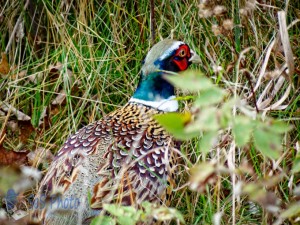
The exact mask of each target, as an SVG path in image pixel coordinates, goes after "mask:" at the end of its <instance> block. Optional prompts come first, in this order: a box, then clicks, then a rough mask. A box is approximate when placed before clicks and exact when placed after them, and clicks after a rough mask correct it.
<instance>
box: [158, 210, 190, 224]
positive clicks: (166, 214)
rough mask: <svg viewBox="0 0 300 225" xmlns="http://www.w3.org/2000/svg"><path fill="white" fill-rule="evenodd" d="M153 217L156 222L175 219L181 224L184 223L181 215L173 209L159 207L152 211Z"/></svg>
mask: <svg viewBox="0 0 300 225" xmlns="http://www.w3.org/2000/svg"><path fill="white" fill-rule="evenodd" d="M153 217H154V218H155V219H157V220H158V221H166V220H171V219H174V218H175V219H178V220H179V221H180V222H181V223H185V222H184V218H183V216H182V214H181V213H180V212H179V211H178V210H177V209H174V208H168V207H163V206H161V207H159V208H157V209H154V210H153Z"/></svg>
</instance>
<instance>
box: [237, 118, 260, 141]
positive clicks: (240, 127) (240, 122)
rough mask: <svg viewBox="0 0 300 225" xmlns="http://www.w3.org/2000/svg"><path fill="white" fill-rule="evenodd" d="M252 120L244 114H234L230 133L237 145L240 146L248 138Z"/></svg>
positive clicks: (252, 124)
mask: <svg viewBox="0 0 300 225" xmlns="http://www.w3.org/2000/svg"><path fill="white" fill-rule="evenodd" d="M254 125H255V124H254V121H253V120H251V119H250V118H248V117H245V116H236V117H235V119H234V124H233V127H232V133H233V136H234V140H235V142H236V144H237V146H239V147H242V146H244V145H245V144H247V142H248V141H249V139H250V136H251V133H252V130H253V127H254Z"/></svg>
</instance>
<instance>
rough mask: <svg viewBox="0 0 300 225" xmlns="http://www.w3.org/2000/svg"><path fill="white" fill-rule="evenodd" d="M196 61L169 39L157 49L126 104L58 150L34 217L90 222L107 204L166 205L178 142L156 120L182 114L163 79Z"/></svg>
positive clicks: (181, 45)
mask: <svg viewBox="0 0 300 225" xmlns="http://www.w3.org/2000/svg"><path fill="white" fill-rule="evenodd" d="M199 60H200V58H199V56H198V55H197V54H195V52H194V51H192V50H191V49H190V48H189V46H188V45H187V44H185V43H184V42H181V41H175V40H170V39H166V40H163V41H161V42H159V43H157V44H156V45H154V46H153V48H152V49H151V50H150V51H149V53H148V54H147V56H146V58H145V61H144V64H143V66H142V70H141V75H140V81H139V84H138V87H137V89H136V91H135V93H134V94H133V96H132V98H131V99H130V100H129V102H128V103H127V104H126V105H125V106H123V107H122V108H120V109H118V110H116V111H114V112H112V113H110V114H108V115H107V116H105V117H103V118H102V119H101V120H99V121H97V122H94V123H92V124H89V125H87V126H85V127H83V128H81V129H80V130H79V131H77V132H76V133H75V134H74V135H71V136H70V137H69V138H68V140H67V141H66V142H65V144H64V145H63V146H62V147H61V149H60V150H59V152H58V154H57V156H56V158H55V159H54V161H53V162H52V164H51V165H50V167H49V170H48V172H47V173H46V175H45V177H44V178H43V180H42V181H41V184H40V187H39V190H38V193H37V195H36V199H35V200H37V201H36V203H37V204H36V205H35V209H36V210H35V213H34V214H35V216H36V218H39V219H40V220H42V221H43V223H44V224H87V223H88V222H87V221H89V218H92V217H93V216H95V215H97V214H99V213H100V212H101V209H102V204H103V203H119V204H121V205H133V206H136V207H138V206H139V205H140V203H141V202H143V201H149V202H156V203H160V204H162V203H164V204H165V201H166V196H167V195H168V193H169V192H170V190H171V189H172V185H173V184H174V177H175V171H176V170H175V166H176V151H174V149H175V148H176V144H175V142H174V140H173V139H172V137H171V136H170V134H168V133H167V132H166V131H165V130H164V128H163V127H161V126H160V125H159V124H158V123H157V122H156V120H155V119H154V118H153V115H155V114H161V113H165V112H171V111H177V109H178V102H177V101H176V100H175V95H174V87H173V86H172V84H170V83H169V82H168V81H167V80H165V79H164V77H163V75H169V76H172V75H171V73H167V71H172V72H180V71H183V70H186V69H187V68H188V66H189V65H190V64H191V63H193V62H199ZM58 193H60V194H61V196H60V197H57V196H58V195H57V194H58ZM53 196H56V198H54V197H53ZM87 196H90V198H88V197H87ZM46 199H48V206H47V207H45V202H46ZM72 200H73V201H72ZM66 202H67V203H66ZM39 203H40V204H39ZM41 203H43V204H41ZM62 209H65V212H64V213H63V214H61V213H60V212H61V211H62Z"/></svg>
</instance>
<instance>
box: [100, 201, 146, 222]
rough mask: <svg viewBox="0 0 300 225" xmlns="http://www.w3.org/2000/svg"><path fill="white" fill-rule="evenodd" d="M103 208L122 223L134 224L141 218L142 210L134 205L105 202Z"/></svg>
mask: <svg viewBox="0 0 300 225" xmlns="http://www.w3.org/2000/svg"><path fill="white" fill-rule="evenodd" d="M103 208H104V209H105V210H106V211H108V212H109V213H110V214H111V215H113V216H115V217H116V218H117V221H118V224H120V225H134V224H136V222H138V221H139V220H140V217H141V214H142V213H143V212H142V210H137V209H136V208H134V207H133V206H120V205H117V204H104V205H103Z"/></svg>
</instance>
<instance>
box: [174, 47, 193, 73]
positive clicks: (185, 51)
mask: <svg viewBox="0 0 300 225" xmlns="http://www.w3.org/2000/svg"><path fill="white" fill-rule="evenodd" d="M190 57H191V52H190V48H189V46H187V45H182V46H180V47H179V48H178V49H177V50H176V52H175V56H174V59H173V62H174V63H175V64H176V65H177V67H178V69H179V70H180V71H183V70H186V69H187V68H188V66H189V61H188V60H189V58H190Z"/></svg>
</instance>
